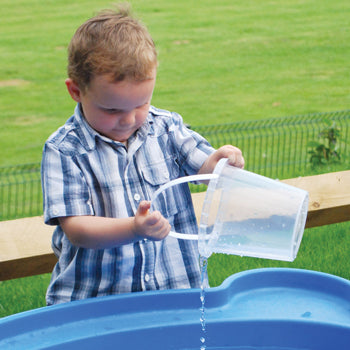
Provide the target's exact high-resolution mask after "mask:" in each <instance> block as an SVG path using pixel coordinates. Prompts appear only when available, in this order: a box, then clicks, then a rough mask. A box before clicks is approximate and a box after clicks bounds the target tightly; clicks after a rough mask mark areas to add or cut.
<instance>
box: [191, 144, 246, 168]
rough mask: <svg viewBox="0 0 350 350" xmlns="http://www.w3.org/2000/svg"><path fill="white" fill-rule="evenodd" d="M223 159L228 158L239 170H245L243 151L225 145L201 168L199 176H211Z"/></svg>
mask: <svg viewBox="0 0 350 350" xmlns="http://www.w3.org/2000/svg"><path fill="white" fill-rule="evenodd" d="M222 158H228V163H229V164H230V165H232V166H235V167H237V168H241V169H243V168H244V158H243V155H242V151H241V150H240V149H239V148H237V147H235V146H231V145H225V146H222V147H220V148H219V149H217V150H216V151H215V152H214V153H212V154H211V155H210V156H209V157H208V158H207V160H206V161H205V162H204V164H203V165H202V167H201V168H200V170H199V172H198V174H209V173H212V172H213V171H214V168H215V166H216V164H217V163H218V161H219V160H220V159H222Z"/></svg>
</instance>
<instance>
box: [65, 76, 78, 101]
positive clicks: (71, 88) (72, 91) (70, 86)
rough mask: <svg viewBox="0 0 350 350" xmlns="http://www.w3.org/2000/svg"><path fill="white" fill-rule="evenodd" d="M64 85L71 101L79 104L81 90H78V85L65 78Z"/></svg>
mask: <svg viewBox="0 0 350 350" xmlns="http://www.w3.org/2000/svg"><path fill="white" fill-rule="evenodd" d="M65 83H66V86H67V90H68V92H69V95H70V96H71V97H72V99H73V100H74V101H76V102H81V90H80V89H79V86H78V84H76V83H75V82H74V81H73V80H72V79H71V78H67V79H66V81H65Z"/></svg>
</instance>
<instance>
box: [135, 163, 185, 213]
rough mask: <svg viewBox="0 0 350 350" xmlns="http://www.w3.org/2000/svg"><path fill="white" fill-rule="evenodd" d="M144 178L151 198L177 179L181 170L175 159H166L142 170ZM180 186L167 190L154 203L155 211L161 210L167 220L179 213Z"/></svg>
mask: <svg viewBox="0 0 350 350" xmlns="http://www.w3.org/2000/svg"><path fill="white" fill-rule="evenodd" d="M142 174H143V178H144V180H145V183H146V186H147V187H148V191H147V192H148V193H149V196H150V198H151V197H152V195H153V193H154V192H155V191H156V190H157V189H158V188H159V187H160V186H162V185H165V184H166V183H168V182H169V181H171V180H173V179H177V178H178V177H179V174H180V169H179V166H178V164H177V163H176V161H175V159H174V158H171V157H169V158H166V159H162V160H161V161H160V160H159V161H156V162H153V163H152V164H148V165H147V166H145V167H144V168H143V169H142ZM180 192H181V190H180V188H179V185H175V186H173V187H170V188H167V189H166V190H165V191H163V192H162V193H160V194H159V195H158V196H157V198H155V200H154V201H153V203H152V208H153V209H154V210H159V211H160V212H161V214H162V215H163V216H164V217H166V218H167V219H169V218H171V217H172V216H174V215H175V214H176V213H177V212H178V211H179V209H180V208H179V203H178V202H179V201H178V199H179V195H180Z"/></svg>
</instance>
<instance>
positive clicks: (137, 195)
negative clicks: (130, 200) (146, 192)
mask: <svg viewBox="0 0 350 350" xmlns="http://www.w3.org/2000/svg"><path fill="white" fill-rule="evenodd" d="M134 199H135V201H137V202H138V201H139V200H140V199H141V196H140V195H139V194H138V193H135V194H134Z"/></svg>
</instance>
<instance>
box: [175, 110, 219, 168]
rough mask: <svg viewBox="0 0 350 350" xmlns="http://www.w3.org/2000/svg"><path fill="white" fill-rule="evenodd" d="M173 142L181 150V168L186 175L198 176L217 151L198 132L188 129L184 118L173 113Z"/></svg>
mask: <svg viewBox="0 0 350 350" xmlns="http://www.w3.org/2000/svg"><path fill="white" fill-rule="evenodd" d="M170 130H171V131H173V142H175V143H176V145H177V148H178V149H179V154H180V159H181V168H182V171H183V172H184V173H185V174H186V175H193V174H197V173H198V171H199V169H200V168H201V167H202V165H203V163H204V162H205V161H206V159H207V158H208V156H209V155H210V154H212V153H213V152H214V151H215V149H214V148H213V147H212V146H211V145H210V144H209V142H208V141H207V140H206V139H205V138H204V137H203V136H201V135H200V134H198V133H197V132H195V131H193V130H191V129H189V128H187V127H186V126H185V125H184V123H183V120H182V117H181V116H180V115H178V114H176V113H172V125H171V127H170Z"/></svg>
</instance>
